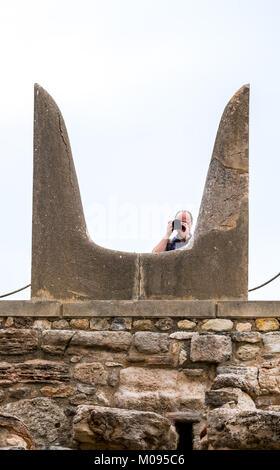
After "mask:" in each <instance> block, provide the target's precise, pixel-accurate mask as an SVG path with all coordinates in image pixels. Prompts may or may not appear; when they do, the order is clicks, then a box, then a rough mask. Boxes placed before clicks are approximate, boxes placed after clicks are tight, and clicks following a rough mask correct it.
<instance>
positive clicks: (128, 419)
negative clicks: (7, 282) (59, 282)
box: [0, 300, 280, 449]
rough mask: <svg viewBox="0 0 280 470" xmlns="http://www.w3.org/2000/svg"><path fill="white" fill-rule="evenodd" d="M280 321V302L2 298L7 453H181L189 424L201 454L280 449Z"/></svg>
mask: <svg viewBox="0 0 280 470" xmlns="http://www.w3.org/2000/svg"><path fill="white" fill-rule="evenodd" d="M279 320H280V302H229V301H228V302H226V301H225V302H215V301H183V300H178V301H168V300H166V301H160V300H159V301H91V302H80V303H79V302H75V303H63V302H56V301H46V302H44V301H37V302H36V301H2V302H0V356H1V357H0V447H9V446H10V447H14V446H20V447H23V448H36V449H51V448H73V449H78V448H80V449H108V448H109V449H176V447H177V444H178V433H177V431H176V423H178V422H185V423H193V447H194V448H195V449H212V448H214V449H224V448H226V449H227V448H230V449H242V448H244V449H254V448H263V449H266V448H277V449H280V322H279ZM11 420H12V421H11ZM11 422H12V423H13V426H12V427H11ZM11 429H12V431H11ZM55 446H57V447H55Z"/></svg>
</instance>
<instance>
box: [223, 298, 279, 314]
mask: <svg viewBox="0 0 280 470" xmlns="http://www.w3.org/2000/svg"><path fill="white" fill-rule="evenodd" d="M217 304H218V311H217V316H218V317H223V318H252V319H255V318H264V317H265V318H267V317H279V316H280V315H279V302H278V301H275V300H262V301H261V302H260V301H258V300H249V301H245V300H242V301H238V300H234V301H230V300H226V301H221V300H220V301H218V302H217Z"/></svg>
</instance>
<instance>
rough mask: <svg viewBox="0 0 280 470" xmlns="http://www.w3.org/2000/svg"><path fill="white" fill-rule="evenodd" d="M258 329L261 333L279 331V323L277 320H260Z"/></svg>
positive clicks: (257, 322) (257, 321) (257, 325)
mask: <svg viewBox="0 0 280 470" xmlns="http://www.w3.org/2000/svg"><path fill="white" fill-rule="evenodd" d="M256 327H257V329H258V330H259V331H274V330H279V321H278V320H277V319H276V318H258V319H257V320H256Z"/></svg>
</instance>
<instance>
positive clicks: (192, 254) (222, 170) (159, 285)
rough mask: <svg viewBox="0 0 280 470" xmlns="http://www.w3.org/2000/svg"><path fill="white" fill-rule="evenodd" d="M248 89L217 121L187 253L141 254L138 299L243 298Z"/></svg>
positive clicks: (245, 279)
mask: <svg viewBox="0 0 280 470" xmlns="http://www.w3.org/2000/svg"><path fill="white" fill-rule="evenodd" d="M249 91H250V88H249V85H244V86H243V87H241V88H240V89H239V90H238V91H237V92H236V93H235V95H234V96H233V97H232V99H231V100H230V101H229V103H228V104H227V106H226V108H225V110H224V113H223V115H222V118H221V122H220V125H219V129H218V132H217V136H216V141H215V145H214V150H213V154H212V158H211V162H210V165H209V170H208V174H207V178H206V183H205V187H204V193H203V197H202V201H201V205H200V210H199V216H198V220H197V225H196V230H195V233H194V236H193V244H192V248H191V249H182V250H175V251H171V252H166V253H158V254H157V255H154V254H153V255H151V254H142V255H141V256H140V269H141V277H140V279H141V289H140V298H142V299H145V298H150V299H152V298H154V299H160V298H161V299H164V298H166V299H167V298H173V299H176V298H177V299H199V300H202V299H220V300H233V299H235V300H238V299H240V300H246V299H247V298H248V185H249Z"/></svg>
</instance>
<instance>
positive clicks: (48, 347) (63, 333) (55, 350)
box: [41, 330, 75, 354]
mask: <svg viewBox="0 0 280 470" xmlns="http://www.w3.org/2000/svg"><path fill="white" fill-rule="evenodd" d="M74 334H75V332H74V331H70V330H49V331H44V332H43V333H42V343H41V349H42V350H43V351H45V352H47V353H50V354H61V353H65V351H66V349H67V347H68V345H69V343H70V341H71V339H72V338H73V336H74Z"/></svg>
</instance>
